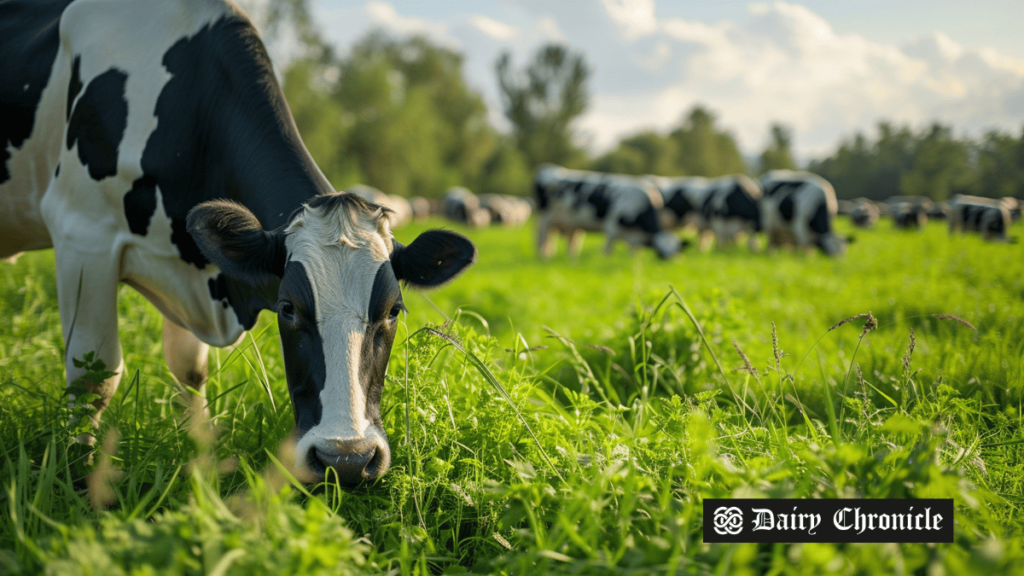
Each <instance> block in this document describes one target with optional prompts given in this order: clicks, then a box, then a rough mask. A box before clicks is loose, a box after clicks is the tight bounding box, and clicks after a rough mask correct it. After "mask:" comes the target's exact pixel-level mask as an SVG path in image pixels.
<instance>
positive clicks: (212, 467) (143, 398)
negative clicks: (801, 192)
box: [0, 221, 1024, 576]
mask: <svg viewBox="0 0 1024 576" xmlns="http://www.w3.org/2000/svg"><path fill="white" fill-rule="evenodd" d="M430 224H431V225H433V226H437V225H444V224H443V223H441V222H433V223H430ZM845 224H846V223H845V222H840V225H841V226H845ZM427 227H430V226H429V225H428V226H424V225H415V226H412V227H409V228H403V229H400V230H398V231H397V233H396V236H397V238H398V239H399V240H401V241H403V242H406V243H408V242H409V241H410V240H411V239H412V238H413V237H415V235H416V234H417V233H418V232H419V231H421V230H423V229H425V228H427ZM464 232H465V233H466V234H467V235H468V236H470V237H471V238H472V239H473V240H474V242H476V244H477V246H478V248H479V260H478V262H477V264H476V265H475V266H474V267H473V268H471V269H470V270H469V271H468V272H467V273H466V274H465V275H464V276H463V277H461V278H459V279H458V280H456V281H455V282H454V283H452V284H451V285H449V286H447V287H445V288H443V289H441V290H438V291H435V292H430V293H428V294H426V295H423V296H420V295H416V294H413V293H411V292H408V291H407V293H406V296H405V302H406V306H407V307H408V308H409V311H410V312H409V314H408V316H407V317H406V318H405V322H404V327H400V328H399V334H398V337H397V339H396V341H395V346H394V349H393V351H392V355H391V365H390V368H389V371H388V376H387V382H386V385H385V392H384V400H383V404H382V412H383V413H384V414H385V416H384V423H385V429H386V431H387V433H388V435H389V437H390V443H391V449H392V462H393V463H392V468H391V470H390V471H389V472H388V473H387V475H386V476H385V477H384V478H383V479H381V480H380V481H378V482H377V483H376V484H374V485H372V486H367V487H362V488H359V489H356V490H351V491H346V490H342V489H340V488H338V487H337V486H336V485H335V484H333V483H332V482H328V483H326V484H322V485H319V486H303V485H301V484H297V483H294V482H292V481H290V479H289V478H288V475H287V474H286V473H285V472H284V471H283V469H284V468H286V467H285V466H284V464H282V462H287V461H288V459H289V458H290V455H289V454H288V451H287V449H286V448H285V447H284V446H285V443H283V442H282V441H283V440H284V439H285V438H286V437H287V435H288V433H289V431H290V429H291V426H292V422H293V420H292V412H291V406H290V403H289V399H288V393H287V388H286V383H285V380H284V369H283V365H282V362H281V354H280V350H279V344H278V338H277V333H276V332H277V329H276V323H275V322H274V321H273V318H272V317H271V316H270V315H269V314H268V313H265V314H264V316H263V317H262V318H261V321H260V323H259V324H258V326H257V327H256V329H254V330H253V331H252V332H251V334H250V335H249V336H247V337H246V340H245V341H244V342H243V343H241V344H240V345H239V346H237V347H236V348H235V349H234V350H219V351H215V352H214V353H212V355H211V372H212V376H211V379H210V382H209V384H208V386H207V397H208V398H209V399H210V414H211V421H210V422H209V423H205V422H194V421H190V420H188V419H186V418H185V417H184V412H183V410H182V409H181V407H180V404H181V402H180V400H181V397H182V394H183V392H181V390H180V389H179V388H178V386H177V385H176V384H175V383H174V381H173V379H172V377H171V375H170V373H169V372H168V370H167V368H166V367H165V366H164V361H163V357H162V352H161V342H160V334H161V318H160V316H159V314H158V313H157V312H156V310H155V309H154V308H153V307H152V306H151V305H149V304H148V303H147V302H146V301H145V300H144V299H143V298H142V297H141V296H139V295H138V294H136V293H135V292H133V291H132V290H131V289H130V288H128V287H126V286H125V287H122V289H121V296H120V299H119V306H120V320H121V324H120V338H121V344H122V348H123V350H124V357H125V363H126V373H125V375H124V377H123V379H122V381H121V386H120V389H119V390H118V393H117V395H116V396H115V397H114V400H113V402H112V404H111V407H110V408H109V409H108V411H107V412H106V413H105V415H104V418H103V425H102V427H101V429H100V430H99V432H98V436H99V439H100V442H99V443H98V445H104V448H103V449H102V450H98V451H97V453H96V454H94V455H93V458H92V464H87V461H88V460H89V458H88V456H89V454H87V453H86V452H85V448H84V447H82V446H80V445H77V444H74V443H73V442H72V441H71V439H72V438H73V436H74V433H75V432H74V430H73V429H71V428H70V427H69V424H68V422H69V417H70V416H73V415H75V414H78V413H80V412H81V411H82V409H81V408H75V407H69V405H68V401H67V397H66V396H65V395H64V394H65V393H64V391H65V386H64V377H63V367H62V360H61V358H62V340H61V331H60V321H59V318H58V313H57V301H56V287H55V284H54V271H53V255H52V252H49V251H46V252H39V253H31V254H25V255H23V256H22V257H21V259H20V260H18V262H17V263H16V264H13V265H12V264H0V316H2V317H3V318H4V321H3V322H0V453H2V455H0V574H9V573H10V574H19V573H25V574H37V573H48V574H101V575H103V576H115V575H119V574H245V575H247V576H248V575H252V574H264V573H265V574H345V573H353V574H358V573H368V574H382V573H388V574H412V573H415V574H441V573H444V574H459V573H500V574H523V573H527V574H535V575H538V576H539V575H541V574H550V573H567V574H568V573H571V574H617V573H635V574H651V573H659V574H660V573H665V574H804V573H806V574H874V573H878V574H888V573H903V574H929V575H938V574H950V575H954V574H955V575H959V574H984V575H992V574H1002V573H1005V574H1012V573H1024V530H1022V523H1024V515H1022V514H1021V506H1022V504H1024V461H1022V460H1024V431H1022V426H1021V425H1022V415H1021V411H1022V408H1024V407H1022V400H1024V244H987V243H984V242H982V241H981V240H980V239H979V238H977V237H973V236H963V237H953V238H951V237H949V236H948V234H947V233H946V230H945V228H944V226H942V225H940V224H935V223H933V224H930V225H929V226H928V227H927V229H926V230H924V231H923V232H921V233H915V232H899V231H895V230H892V229H890V227H889V224H888V222H885V221H883V222H882V224H881V225H880V227H879V229H877V230H873V231H856V232H854V233H855V234H856V236H857V241H856V243H855V244H853V246H852V247H851V249H850V252H849V253H848V254H847V256H846V257H845V258H842V259H838V260H829V259H827V258H825V257H823V256H821V255H819V254H804V253H793V252H786V251H783V252H779V253H774V254H766V253H764V252H759V253H751V252H748V251H747V250H746V249H745V248H734V249H728V250H722V251H712V252H707V253H705V252H699V251H696V250H694V249H690V250H688V251H686V252H684V253H682V254H681V255H679V256H678V257H676V258H675V259H673V260H670V261H660V260H658V259H657V258H656V257H655V256H654V254H653V253H651V252H649V251H644V252H640V253H637V254H636V255H631V254H630V253H629V252H628V250H627V249H626V247H625V246H621V245H620V246H618V247H617V249H616V251H615V253H614V254H613V255H611V256H610V257H605V256H604V255H603V254H602V245H603V239H602V238H600V237H598V236H592V237H589V238H588V239H587V241H586V244H585V246H584V250H583V253H582V255H581V256H580V257H579V258H578V259H575V260H573V259H569V258H568V257H566V255H565V247H564V244H563V245H561V246H560V247H559V252H558V253H557V255H556V256H555V257H554V258H552V259H551V260H548V261H540V260H538V259H536V258H535V256H534V250H533V230H532V228H529V227H524V228H519V229H500V228H491V229H486V230H479V231H469V230H466V231H464ZM849 232H851V230H848V229H844V230H843V233H844V234H845V233H849ZM1011 234H1012V235H1016V236H1024V226H1022V225H1020V224H1017V225H1015V226H1014V228H1013V230H1012V231H1011ZM868 312H870V313H871V314H872V315H873V317H874V318H876V319H877V328H875V329H874V330H871V331H869V332H867V333H866V334H865V333H864V325H865V320H866V319H865V318H864V317H861V318H858V319H856V320H853V321H850V322H848V323H846V324H844V325H842V326H839V327H838V328H836V329H834V330H831V331H830V330H829V328H830V327H831V326H833V325H835V324H837V323H838V322H840V321H841V320H843V319H846V318H849V317H852V316H856V315H860V314H866V313H868ZM935 314H940V315H953V316H955V317H957V318H959V319H961V320H962V321H965V322H966V323H969V324H971V325H972V326H967V325H965V324H963V323H961V322H960V321H958V320H956V319H950V318H938V317H935V316H934V315H935ZM425 326H431V327H432V328H433V332H428V331H424V330H421V329H422V328H424V327H425ZM698 326H699V329H698ZM975 327H976V330H975V329H974V328H975ZM701 331H703V338H702V336H701ZM911 331H912V334H913V336H911ZM737 349H739V350H742V353H743V355H745V357H746V358H747V361H749V369H747V368H746V367H745V366H746V362H747V361H745V360H744V359H743V358H742V357H741V355H740V353H739V352H738V351H737ZM740 368H744V369H742V370H741V369H740ZM90 472H92V475H91V476H90V480H89V481H88V483H89V484H90V485H91V486H92V487H93V490H91V491H89V492H86V491H78V490H76V486H80V485H81V484H82V483H83V482H82V481H81V480H80V479H82V478H83V477H85V475H86V474H88V473H90ZM729 496H736V497H758V496H764V497H789V498H811V497H814V498H837V497H869V498H905V497H918V498H933V497H934V498H949V497H951V498H954V499H955V503H956V527H955V542H954V543H952V544H938V545H924V544H903V545H895V544H847V545H833V544H792V545H790V544H774V545H772V544H762V545H754V544H743V545H718V544H714V545H712V544H704V543H703V541H702V538H701V522H702V512H701V502H702V500H703V498H721V497H729Z"/></svg>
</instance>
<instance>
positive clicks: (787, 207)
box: [779, 194, 796, 222]
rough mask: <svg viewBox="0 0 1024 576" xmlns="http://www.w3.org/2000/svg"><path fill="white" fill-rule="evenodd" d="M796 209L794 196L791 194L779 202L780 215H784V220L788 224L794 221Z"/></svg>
mask: <svg viewBox="0 0 1024 576" xmlns="http://www.w3.org/2000/svg"><path fill="white" fill-rule="evenodd" d="M795 208H796V203H795V202H793V195H792V194H789V195H788V196H786V197H785V198H783V199H782V202H779V214H781V215H782V219H783V220H785V221H786V222H792V221H793V210H794V209H795Z"/></svg>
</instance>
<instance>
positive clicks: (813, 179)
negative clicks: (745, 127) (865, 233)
mask: <svg viewBox="0 0 1024 576" xmlns="http://www.w3.org/2000/svg"><path fill="white" fill-rule="evenodd" d="M761 186H762V187H763V188H764V200H763V201H762V203H761V209H762V210H763V212H764V216H763V218H764V220H763V222H764V230H765V232H766V233H767V234H768V245H769V246H770V247H775V246H780V245H782V244H787V243H795V244H796V245H797V246H800V247H802V248H809V247H811V246H817V247H818V248H820V249H821V251H822V252H824V253H825V254H827V255H829V256H839V255H841V254H843V252H845V250H846V244H847V243H848V242H849V240H848V239H843V238H840V237H838V236H837V235H836V234H835V232H834V231H833V229H832V217H833V216H835V214H836V211H837V209H838V205H837V202H836V193H835V190H833V189H832V184H830V183H829V182H828V181H827V180H825V179H824V178H822V177H821V176H818V175H817V174H811V173H809V172H794V171H791V170H771V171H769V172H767V173H765V174H763V175H762V176H761Z"/></svg>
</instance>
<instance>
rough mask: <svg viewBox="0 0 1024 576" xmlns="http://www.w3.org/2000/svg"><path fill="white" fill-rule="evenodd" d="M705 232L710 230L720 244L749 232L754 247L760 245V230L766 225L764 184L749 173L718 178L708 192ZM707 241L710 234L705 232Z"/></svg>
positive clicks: (751, 245) (731, 243) (750, 245)
mask: <svg viewBox="0 0 1024 576" xmlns="http://www.w3.org/2000/svg"><path fill="white" fill-rule="evenodd" d="M704 194H705V195H704V204H703V206H702V207H701V216H702V218H703V220H704V225H703V227H702V232H706V231H707V230H710V231H711V232H712V233H713V234H714V237H715V242H716V243H717V244H718V245H719V246H731V245H733V244H735V243H736V240H737V238H738V237H739V235H740V234H741V233H746V234H747V239H748V242H747V243H748V245H749V247H750V249H751V250H756V249H757V237H756V235H755V234H756V233H757V232H760V231H761V229H762V215H761V200H762V192H761V186H760V185H759V184H758V183H757V182H756V181H754V180H753V179H752V178H750V177H749V176H746V175H743V174H733V175H731V176H722V177H720V178H715V179H714V180H712V181H711V182H710V183H709V184H708V188H707V190H706V191H705V193H704ZM702 236H704V238H702V242H701V243H702V244H703V245H706V238H707V235H706V234H702Z"/></svg>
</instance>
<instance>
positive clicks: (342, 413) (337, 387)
mask: <svg viewBox="0 0 1024 576" xmlns="http://www.w3.org/2000/svg"><path fill="white" fill-rule="evenodd" d="M286 233H287V236H286V240H285V247H286V248H287V251H288V258H289V261H290V262H297V263H301V264H302V268H304V269H305V273H306V276H307V280H308V282H309V285H310V288H311V292H312V298H313V300H314V306H315V310H316V329H317V330H318V332H319V335H320V341H321V342H322V345H323V351H322V353H323V358H324V368H325V379H324V382H323V389H322V390H321V391H320V395H319V396H320V405H321V416H320V420H319V422H318V423H317V424H316V425H315V426H313V427H312V428H311V429H310V430H308V431H306V433H305V434H304V435H303V436H302V438H301V439H300V440H299V443H298V446H297V450H298V454H300V455H303V454H307V453H308V452H309V451H310V449H312V448H319V449H320V450H321V451H325V452H334V450H332V447H333V446H335V445H336V444H337V443H339V442H343V441H346V440H356V439H363V438H377V439H380V440H382V441H383V439H384V436H383V432H382V431H381V430H379V429H378V427H377V426H375V425H374V423H373V422H371V421H370V420H369V419H368V418H367V393H366V392H367V386H369V384H370V383H369V382H366V381H365V380H366V379H367V375H366V374H363V373H362V372H363V370H364V359H363V357H362V356H363V352H364V348H365V347H364V339H365V338H366V335H367V328H368V327H369V326H370V318H369V313H368V309H369V306H370V300H371V296H372V291H373V288H374V282H375V278H376V275H377V272H378V270H379V269H380V268H381V266H382V265H383V264H384V263H385V262H387V261H388V260H389V258H390V255H389V249H388V246H391V243H392V238H391V232H390V230H389V229H388V225H387V219H386V218H379V219H378V218H373V217H371V218H367V217H366V216H365V215H364V216H360V215H358V214H354V213H353V211H349V210H345V209H334V210H331V209H328V208H322V209H321V208H310V207H306V208H305V209H304V211H303V213H301V214H300V215H298V216H297V217H296V218H295V219H294V220H293V222H292V224H291V225H290V226H289V227H288V229H287V231H286ZM383 361H384V362H386V361H387V358H386V357H384V358H383Z"/></svg>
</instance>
